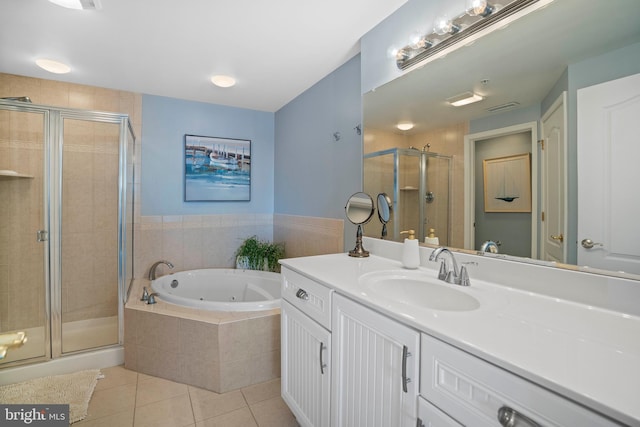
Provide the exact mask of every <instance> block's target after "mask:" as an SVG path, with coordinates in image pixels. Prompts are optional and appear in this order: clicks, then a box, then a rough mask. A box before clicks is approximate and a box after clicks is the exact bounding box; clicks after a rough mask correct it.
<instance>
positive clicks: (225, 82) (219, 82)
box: [211, 74, 236, 87]
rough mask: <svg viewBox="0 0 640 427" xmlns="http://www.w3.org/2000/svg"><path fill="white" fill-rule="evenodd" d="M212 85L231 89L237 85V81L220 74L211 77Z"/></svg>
mask: <svg viewBox="0 0 640 427" xmlns="http://www.w3.org/2000/svg"><path fill="white" fill-rule="evenodd" d="M211 83H213V84H214V85H216V86H219V87H231V86H234V85H235V84H236V79H234V78H233V77H231V76H226V75H224V74H218V75H215V76H213V77H211Z"/></svg>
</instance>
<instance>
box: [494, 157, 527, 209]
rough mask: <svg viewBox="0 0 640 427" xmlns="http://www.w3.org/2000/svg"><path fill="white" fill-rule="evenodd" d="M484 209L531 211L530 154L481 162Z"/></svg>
mask: <svg viewBox="0 0 640 427" xmlns="http://www.w3.org/2000/svg"><path fill="white" fill-rule="evenodd" d="M482 172H483V176H484V211H485V212H531V153H525V154H518V155H515V156H507V157H497V158H494V159H485V160H483V161H482Z"/></svg>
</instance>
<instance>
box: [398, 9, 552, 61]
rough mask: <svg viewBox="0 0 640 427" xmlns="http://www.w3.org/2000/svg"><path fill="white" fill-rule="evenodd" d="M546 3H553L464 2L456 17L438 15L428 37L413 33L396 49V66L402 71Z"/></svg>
mask: <svg viewBox="0 0 640 427" xmlns="http://www.w3.org/2000/svg"><path fill="white" fill-rule="evenodd" d="M549 1H553V0H511V1H504V2H501V3H504V6H498V5H495V4H491V3H489V1H487V0H467V2H466V9H465V12H464V13H462V14H461V15H459V16H457V17H456V18H453V19H449V18H448V17H446V16H444V15H441V16H439V17H438V18H437V19H436V21H435V23H434V24H433V27H432V28H433V32H432V33H431V34H423V35H421V36H418V35H416V34H417V33H414V34H413V36H412V37H411V40H409V43H408V44H407V45H406V46H404V47H403V48H401V49H398V50H397V53H396V55H395V61H396V65H397V66H398V68H399V69H401V70H405V69H407V68H409V67H411V66H413V65H415V64H418V63H419V62H421V61H423V60H424V59H426V58H428V57H430V56H432V55H435V54H436V53H438V52H442V51H443V50H444V49H446V48H448V47H450V46H452V45H454V44H455V43H458V42H460V41H462V40H464V39H465V38H467V37H470V36H472V35H474V34H476V33H478V32H479V31H481V30H483V29H485V28H487V27H489V26H491V25H493V24H495V23H497V22H500V21H501V20H503V19H505V18H508V17H510V16H512V15H514V14H515V13H517V12H519V11H521V10H523V9H524V8H526V7H529V6H531V5H532V4H535V3H538V2H543V3H544V2H549Z"/></svg>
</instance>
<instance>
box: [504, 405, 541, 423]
mask: <svg viewBox="0 0 640 427" xmlns="http://www.w3.org/2000/svg"><path fill="white" fill-rule="evenodd" d="M498 421H500V425H502V426H503V427H541V426H540V424H538V423H537V422H535V421H533V420H532V419H531V418H529V417H525V416H524V415H522V414H521V413H519V412H518V411H516V410H515V409H512V408H510V407H508V406H503V407H501V408H500V409H498Z"/></svg>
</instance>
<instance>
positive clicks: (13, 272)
mask: <svg viewBox="0 0 640 427" xmlns="http://www.w3.org/2000/svg"><path fill="white" fill-rule="evenodd" d="M134 152H135V137H134V135H133V131H132V128H131V125H130V123H129V119H128V117H127V116H126V115H122V114H115V113H101V112H96V111H84V110H71V109H57V108H51V107H46V106H39V105H33V104H27V103H19V102H8V101H2V100H0V197H2V199H1V200H2V203H0V333H6V332H18V331H20V332H21V331H24V332H26V334H27V342H26V344H25V345H23V346H22V347H18V348H10V349H9V350H8V352H7V355H6V357H4V358H1V357H0V367H2V366H13V365H17V364H22V363H30V362H35V361H44V360H48V359H50V358H57V357H59V356H63V355H66V354H71V353H76V352H79V351H86V350H90V349H94V348H99V347H105V346H111V345H119V344H121V343H122V336H123V326H122V317H123V310H124V307H123V304H124V299H125V298H126V290H127V286H128V285H129V284H130V281H131V280H132V278H133V269H132V267H133V260H132V256H133V182H134V181H133V170H134V168H133V156H134ZM0 353H1V352H0Z"/></svg>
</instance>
